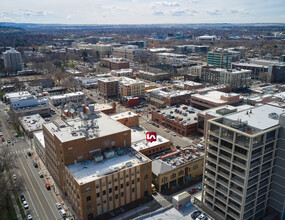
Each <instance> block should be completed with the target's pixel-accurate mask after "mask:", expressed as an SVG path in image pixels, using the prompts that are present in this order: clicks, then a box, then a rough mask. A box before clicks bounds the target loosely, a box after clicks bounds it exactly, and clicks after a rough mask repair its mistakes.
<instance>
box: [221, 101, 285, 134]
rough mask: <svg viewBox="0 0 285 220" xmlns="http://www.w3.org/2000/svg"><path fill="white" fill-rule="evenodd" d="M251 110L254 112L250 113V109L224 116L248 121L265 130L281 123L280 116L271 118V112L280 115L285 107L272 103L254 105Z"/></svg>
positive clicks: (253, 125)
mask: <svg viewBox="0 0 285 220" xmlns="http://www.w3.org/2000/svg"><path fill="white" fill-rule="evenodd" d="M250 110H251V112H252V113H248V112H249V111H248V110H244V111H240V112H237V113H233V114H230V115H226V116H224V118H225V119H228V120H231V121H238V120H241V121H242V122H247V125H248V126H250V127H253V128H256V129H258V130H262V131H264V130H267V129H269V128H272V127H274V126H277V125H278V124H279V119H278V118H279V117H278V118H276V119H274V118H271V117H269V114H270V113H276V114H277V115H278V116H279V115H280V114H282V113H285V109H282V108H279V107H275V106H271V105H262V106H258V107H253V108H251V109H250Z"/></svg>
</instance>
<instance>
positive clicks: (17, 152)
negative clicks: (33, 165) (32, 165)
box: [8, 148, 29, 155]
mask: <svg viewBox="0 0 285 220" xmlns="http://www.w3.org/2000/svg"><path fill="white" fill-rule="evenodd" d="M28 150H29V149H28V148H26V149H23V150H16V151H11V152H9V153H8V155H12V154H17V155H19V154H23V153H25V152H27V151H28Z"/></svg>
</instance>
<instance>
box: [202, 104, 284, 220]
mask: <svg viewBox="0 0 285 220" xmlns="http://www.w3.org/2000/svg"><path fill="white" fill-rule="evenodd" d="M284 113H285V110H284V109H282V108H278V107H273V106H269V105H263V106H259V107H255V108H252V109H248V110H244V111H240V112H236V113H233V114H229V115H226V116H223V117H220V118H215V119H212V120H209V121H208V123H207V136H206V154H205V161H204V164H205V166H204V176H203V190H202V208H203V209H204V210H205V211H207V212H208V213H209V214H210V215H212V216H213V217H214V218H215V219H235V220H238V219H243V220H247V219H261V218H263V217H264V216H265V215H267V216H269V215H272V217H274V216H276V215H275V214H276V213H277V216H278V213H279V216H280V215H282V213H283V210H284V204H285V203H284V201H285V193H284V192H285V187H284V186H285V184H284V183H285V178H284V176H285V175H284V173H285V172H284V171H285V169H284V167H285V166H284V163H285V161H284V153H285V145H284V137H285V133H284V129H285V114H284ZM269 219H271V218H269Z"/></svg>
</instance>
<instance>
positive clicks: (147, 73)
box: [139, 71, 169, 76]
mask: <svg viewBox="0 0 285 220" xmlns="http://www.w3.org/2000/svg"><path fill="white" fill-rule="evenodd" d="M139 73H141V74H145V75H150V76H159V75H169V73H151V72H145V71H139Z"/></svg>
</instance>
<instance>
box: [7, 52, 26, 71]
mask: <svg viewBox="0 0 285 220" xmlns="http://www.w3.org/2000/svg"><path fill="white" fill-rule="evenodd" d="M3 59H4V66H5V68H6V70H7V71H8V72H9V71H12V72H17V71H21V70H22V69H23V67H22V56H21V53H20V52H18V51H16V50H15V49H14V48H11V49H10V50H7V51H5V52H3Z"/></svg>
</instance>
